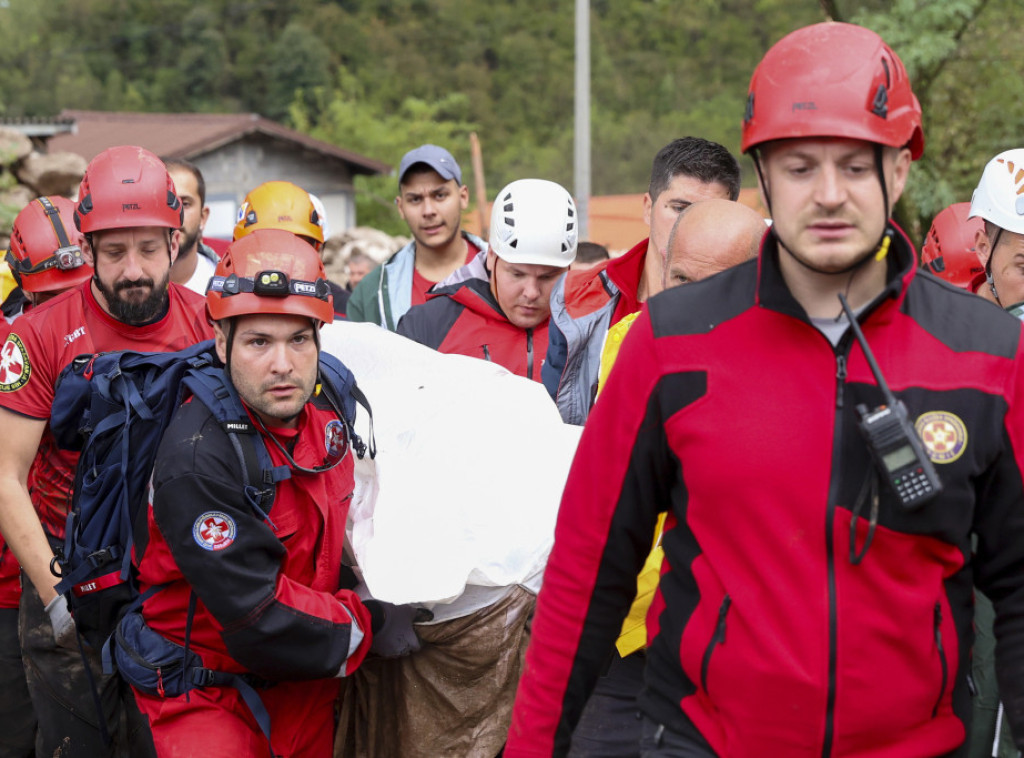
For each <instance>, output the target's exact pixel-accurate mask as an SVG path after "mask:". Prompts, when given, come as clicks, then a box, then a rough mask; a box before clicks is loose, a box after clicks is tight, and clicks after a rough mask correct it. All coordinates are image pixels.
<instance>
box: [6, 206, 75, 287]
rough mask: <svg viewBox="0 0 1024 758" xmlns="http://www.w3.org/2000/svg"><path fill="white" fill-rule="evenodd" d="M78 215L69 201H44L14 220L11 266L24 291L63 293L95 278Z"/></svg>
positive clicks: (24, 211) (27, 208)
mask: <svg viewBox="0 0 1024 758" xmlns="http://www.w3.org/2000/svg"><path fill="white" fill-rule="evenodd" d="M74 214H75V204H74V203H73V202H71V201H70V200H68V199H67V198H66V197H40V198H37V199H35V200H33V201H32V202H31V203H29V204H28V205H26V206H25V207H24V208H23V209H22V210H21V213H19V214H18V217H17V218H16V219H14V228H13V229H12V230H11V249H10V251H9V252H8V253H7V263H8V265H9V266H10V267H11V273H12V274H14V278H15V279H16V280H17V281H18V284H19V285H20V286H21V288H22V289H23V290H25V291H27V292H54V291H58V292H59V291H62V290H66V289H70V288H71V287H74V286H75V285H78V284H81V283H83V282H85V281H87V280H88V279H89V277H90V276H92V268H91V267H90V266H89V265H87V264H86V262H85V259H84V258H83V257H82V235H81V233H80V232H79V231H78V230H77V229H76V228H75V225H74V221H73V220H72V219H73V217H74Z"/></svg>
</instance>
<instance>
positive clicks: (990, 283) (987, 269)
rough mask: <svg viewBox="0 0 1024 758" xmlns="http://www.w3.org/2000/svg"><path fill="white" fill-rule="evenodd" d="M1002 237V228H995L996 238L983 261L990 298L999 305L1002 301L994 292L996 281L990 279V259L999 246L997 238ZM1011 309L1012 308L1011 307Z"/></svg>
mask: <svg viewBox="0 0 1024 758" xmlns="http://www.w3.org/2000/svg"><path fill="white" fill-rule="evenodd" d="M1002 236H1003V227H1001V226H997V227H996V238H995V239H994V240H992V244H991V245H989V247H988V260H987V261H985V280H986V281H987V282H988V286H989V289H991V290H992V297H994V298H995V299H996V302H997V303H999V305H1002V304H1003V303H1002V301H1001V300H1000V299H999V293H998V292H996V280H995V279H994V278H993V277H992V259H993V258H994V257H995V255H996V245H998V244H999V238H1000V237H1002ZM1011 307H1012V306H1011Z"/></svg>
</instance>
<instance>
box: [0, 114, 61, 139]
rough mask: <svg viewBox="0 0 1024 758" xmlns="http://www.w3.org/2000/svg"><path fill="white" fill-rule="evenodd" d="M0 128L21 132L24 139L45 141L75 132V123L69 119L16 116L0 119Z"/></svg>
mask: <svg viewBox="0 0 1024 758" xmlns="http://www.w3.org/2000/svg"><path fill="white" fill-rule="evenodd" d="M0 126H3V127H6V128H8V129H13V130H14V131H16V132H21V133H22V134H24V135H25V136H26V137H29V138H33V137H38V138H42V139H47V138H49V137H52V136H53V135H55V134H65V133H70V132H73V131H74V130H75V121H74V119H70V118H62V117H60V116H57V117H56V118H42V117H36V116H16V117H14V118H0Z"/></svg>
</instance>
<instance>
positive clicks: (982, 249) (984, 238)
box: [974, 227, 992, 266]
mask: <svg viewBox="0 0 1024 758" xmlns="http://www.w3.org/2000/svg"><path fill="white" fill-rule="evenodd" d="M991 245H992V241H991V240H990V239H989V238H988V232H986V231H985V228H984V227H982V228H981V229H978V231H976V232H975V233H974V252H975V253H976V254H977V256H978V260H979V261H981V265H982V266H984V265H985V264H986V263H988V257H989V255H991V254H992V247H991Z"/></svg>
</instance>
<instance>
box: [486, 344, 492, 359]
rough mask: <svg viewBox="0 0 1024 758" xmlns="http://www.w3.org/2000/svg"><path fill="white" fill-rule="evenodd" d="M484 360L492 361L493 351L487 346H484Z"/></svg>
mask: <svg viewBox="0 0 1024 758" xmlns="http://www.w3.org/2000/svg"><path fill="white" fill-rule="evenodd" d="M484 360H485V361H488V362H490V360H491V351H490V348H489V346H487V345H484Z"/></svg>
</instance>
